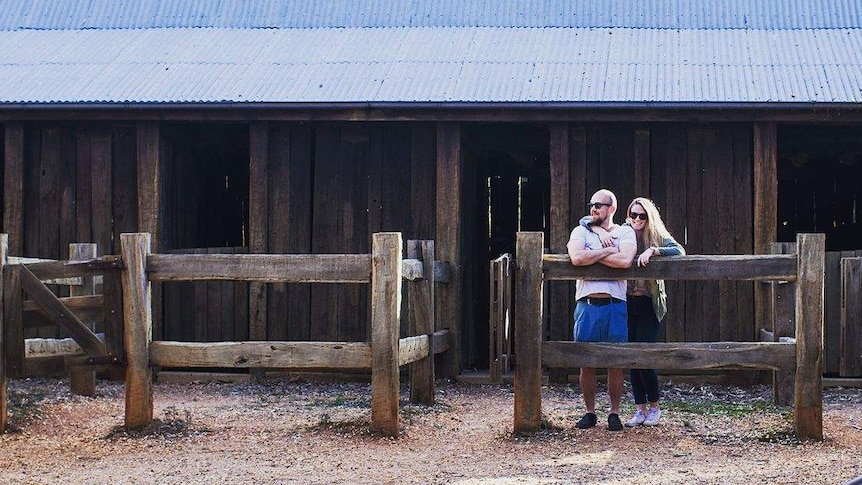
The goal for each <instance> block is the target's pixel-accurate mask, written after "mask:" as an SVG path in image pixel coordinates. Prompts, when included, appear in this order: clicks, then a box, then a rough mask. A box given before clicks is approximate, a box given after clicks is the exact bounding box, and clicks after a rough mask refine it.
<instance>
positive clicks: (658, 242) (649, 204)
mask: <svg viewBox="0 0 862 485" xmlns="http://www.w3.org/2000/svg"><path fill="white" fill-rule="evenodd" d="M635 205H640V206H641V207H643V208H644V210H645V211H646V214H647V220H646V226H644V236H645V237H644V243H646V245H647V246H658V247H661V246H662V244H663V243H664V240H665V239H671V238H672V236H671V235H670V231H668V230H667V227H665V225H664V221H662V220H661V214H659V213H658V207H656V206H655V203H654V202H653V201H651V200H650V199H647V198H646V197H635V198H634V200H632V201H631V203H630V204H629V208H628V211H627V212H626V218H627V219H628V221H629V223H631V222H632V221H631V217H630V216H629V214H630V213H631V211H632V207H634V206H635Z"/></svg>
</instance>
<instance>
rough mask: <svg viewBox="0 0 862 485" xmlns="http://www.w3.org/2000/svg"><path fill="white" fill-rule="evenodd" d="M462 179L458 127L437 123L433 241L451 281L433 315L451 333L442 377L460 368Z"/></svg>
mask: <svg viewBox="0 0 862 485" xmlns="http://www.w3.org/2000/svg"><path fill="white" fill-rule="evenodd" d="M463 178H464V166H463V161H462V160H461V125H460V124H459V123H440V124H438V125H437V202H436V207H437V224H436V231H437V233H436V235H435V237H434V240H435V243H436V245H437V248H436V249H437V257H438V258H440V260H441V261H446V262H448V263H449V264H450V270H451V278H450V281H449V284H448V285H445V286H441V287H440V288H439V291H438V292H437V301H436V304H437V309H436V312H437V324H438V328H448V329H449V331H450V332H452V334H453V335H452V339H451V341H450V344H451V345H452V352H450V353H449V355H448V356H447V357H448V358H447V359H445V361H444V366H443V369H441V374H443V375H446V376H449V377H454V376H456V375H458V373H459V372H460V368H461V346H460V340H461V337H460V335H461V323H462V321H461V320H462V314H461V310H462V306H463V305H462V303H463V301H462V300H463V289H464V288H463V287H464V282H463V275H462V274H461V258H462V247H461V243H462V233H463V229H464V227H463V224H464V222H463V217H462V213H461V202H462V198H463Z"/></svg>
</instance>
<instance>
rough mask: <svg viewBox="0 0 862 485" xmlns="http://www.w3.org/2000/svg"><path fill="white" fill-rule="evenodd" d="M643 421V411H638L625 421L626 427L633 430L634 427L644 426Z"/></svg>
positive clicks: (644, 416)
mask: <svg viewBox="0 0 862 485" xmlns="http://www.w3.org/2000/svg"><path fill="white" fill-rule="evenodd" d="M645 420H646V415H645V414H644V412H643V411H641V410H640V409H638V412H636V413H635V415H634V416H632V419H630V420H628V421H626V427H628V428H634V427H635V426H640V425H642V424H644V421H645Z"/></svg>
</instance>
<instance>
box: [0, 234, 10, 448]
mask: <svg viewBox="0 0 862 485" xmlns="http://www.w3.org/2000/svg"><path fill="white" fill-rule="evenodd" d="M8 250H9V235H8V234H0V433H2V432H4V431H6V422H7V420H8V419H9V409H8V407H7V403H6V400H7V397H6V345H5V342H4V341H3V333H4V326H5V325H6V315H5V313H4V312H3V310H4V309H3V306H4V305H3V292H4V290H5V288H4V287H3V281H4V279H3V278H2V275H3V270H4V269H5V267H6V253H7V252H8Z"/></svg>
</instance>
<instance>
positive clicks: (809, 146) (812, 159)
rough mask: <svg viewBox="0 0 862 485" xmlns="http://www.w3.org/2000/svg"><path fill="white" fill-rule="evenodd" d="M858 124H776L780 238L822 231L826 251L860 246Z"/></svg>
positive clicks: (861, 148)
mask: <svg viewBox="0 0 862 485" xmlns="http://www.w3.org/2000/svg"><path fill="white" fill-rule="evenodd" d="M860 180H862V127H860V126H781V127H779V128H778V240H779V241H786V242H793V241H795V240H796V233H799V232H820V233H824V234H826V250H827V251H847V250H855V249H862V219H860V217H862V214H859V209H862V207H860V202H862V183H860Z"/></svg>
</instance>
